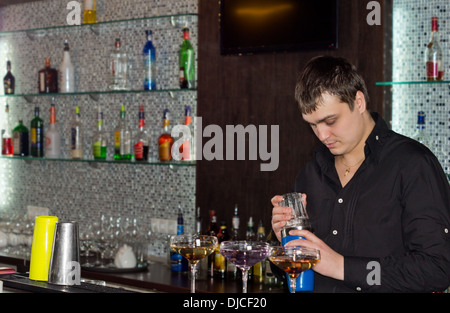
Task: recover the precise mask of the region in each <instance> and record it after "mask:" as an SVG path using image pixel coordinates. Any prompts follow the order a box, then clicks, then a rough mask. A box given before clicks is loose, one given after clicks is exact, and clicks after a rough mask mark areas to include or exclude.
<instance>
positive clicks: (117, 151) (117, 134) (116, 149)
mask: <svg viewBox="0 0 450 313" xmlns="http://www.w3.org/2000/svg"><path fill="white" fill-rule="evenodd" d="M114 153H115V154H120V131H115V132H114Z"/></svg>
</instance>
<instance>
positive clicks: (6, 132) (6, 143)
mask: <svg viewBox="0 0 450 313" xmlns="http://www.w3.org/2000/svg"><path fill="white" fill-rule="evenodd" d="M5 113H6V125H5V128H4V129H3V134H2V155H13V144H12V136H11V127H10V124H9V105H8V104H6V108H5Z"/></svg>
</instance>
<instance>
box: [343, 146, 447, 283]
mask: <svg viewBox="0 0 450 313" xmlns="http://www.w3.org/2000/svg"><path fill="white" fill-rule="evenodd" d="M399 179H401V180H402V181H401V184H402V194H401V195H399V197H400V198H401V203H402V207H403V213H402V225H403V226H402V234H403V243H404V246H405V250H406V251H407V252H406V253H399V254H398V255H397V254H395V253H393V254H392V255H388V256H383V257H378V258H365V257H364V258H363V257H355V256H348V257H346V256H344V284H345V285H346V286H347V287H350V288H352V289H353V290H357V291H370V292H434V291H443V290H445V289H447V288H448V287H449V286H450V233H449V230H450V213H449V211H450V191H449V183H448V181H447V179H446V177H445V174H444V173H443V171H442V168H441V167H440V164H439V162H438V161H437V159H436V158H435V157H434V155H432V154H431V153H429V152H428V153H422V154H413V155H411V156H410V157H409V158H408V162H407V163H406V164H405V165H404V166H403V167H402V171H401V172H400V177H399ZM368 244H370V243H368ZM377 275H378V276H377Z"/></svg>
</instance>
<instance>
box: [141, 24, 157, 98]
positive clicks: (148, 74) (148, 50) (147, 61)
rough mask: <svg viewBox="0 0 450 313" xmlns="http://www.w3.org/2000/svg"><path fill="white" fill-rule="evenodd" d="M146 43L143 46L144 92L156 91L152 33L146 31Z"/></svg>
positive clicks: (154, 52)
mask: <svg viewBox="0 0 450 313" xmlns="http://www.w3.org/2000/svg"><path fill="white" fill-rule="evenodd" d="M145 33H146V34H147V43H146V44H145V46H144V51H143V57H144V90H155V89H156V51H155V46H153V43H152V31H151V30H147V31H146V32H145Z"/></svg>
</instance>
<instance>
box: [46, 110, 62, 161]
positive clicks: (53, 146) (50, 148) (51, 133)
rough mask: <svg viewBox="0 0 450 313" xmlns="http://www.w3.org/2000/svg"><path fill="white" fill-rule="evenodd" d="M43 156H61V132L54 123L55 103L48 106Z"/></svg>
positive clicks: (54, 157) (53, 157) (55, 157)
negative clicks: (48, 112) (48, 117)
mask: <svg viewBox="0 0 450 313" xmlns="http://www.w3.org/2000/svg"><path fill="white" fill-rule="evenodd" d="M44 150H45V157H46V158H52V159H57V158H59V157H61V134H60V133H59V130H58V127H57V125H56V110H55V105H54V104H52V105H51V106H50V126H49V127H48V130H47V131H46V132H45V149H44Z"/></svg>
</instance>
